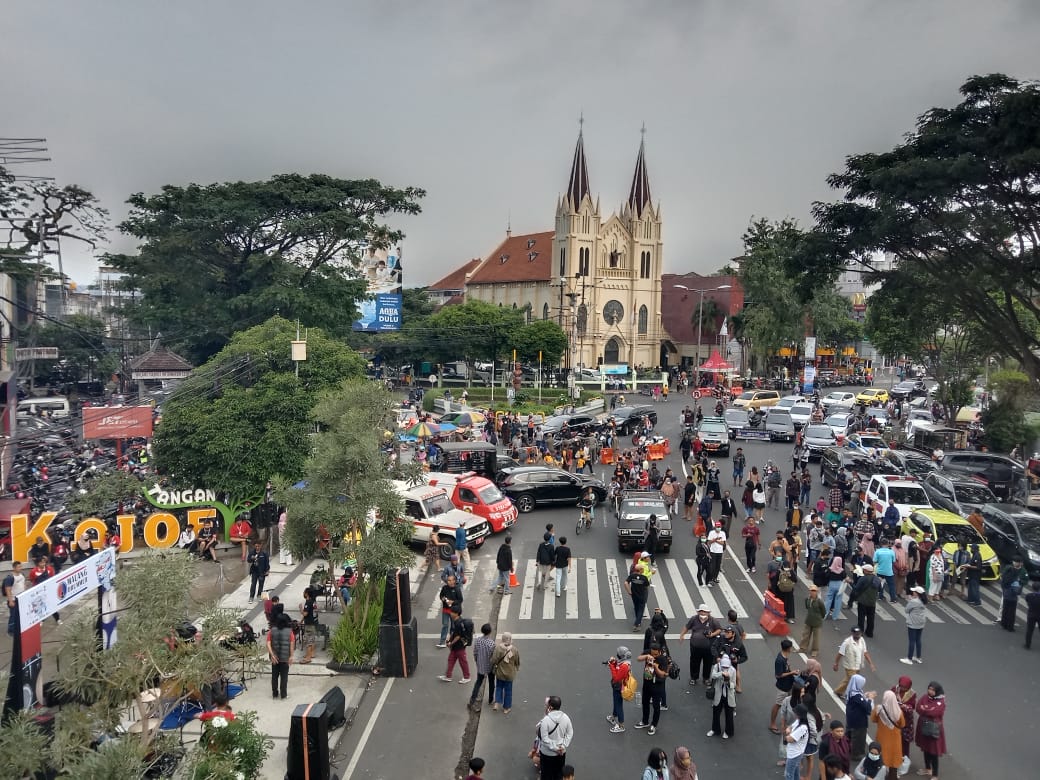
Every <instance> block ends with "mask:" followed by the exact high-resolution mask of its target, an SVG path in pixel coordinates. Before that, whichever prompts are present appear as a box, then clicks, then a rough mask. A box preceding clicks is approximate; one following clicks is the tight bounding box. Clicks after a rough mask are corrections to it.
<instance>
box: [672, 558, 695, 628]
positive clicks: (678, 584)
mask: <svg viewBox="0 0 1040 780" xmlns="http://www.w3.org/2000/svg"><path fill="white" fill-rule="evenodd" d="M664 565H665V568H666V569H668V573H669V574H670V575H671V577H672V582H673V583H674V587H675V592H676V594H677V595H678V596H679V606H681V607H682V610H683V611H682V616H683V617H684V618H690V617H693V613H694V612H695V611H696V609H697V607H696V605H695V604H694V603H693V599H692V598H690V592H689V591H688V590H687V589H686V583H685V582H683V578H682V571H681V570H680V569H679V562H678V561H677V560H675V559H674V558H669V559H668V560H666V561H665V562H664ZM668 617H669V619H670V618H673V617H676V615H669V616H668Z"/></svg>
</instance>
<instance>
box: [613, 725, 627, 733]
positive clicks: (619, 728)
mask: <svg viewBox="0 0 1040 780" xmlns="http://www.w3.org/2000/svg"><path fill="white" fill-rule="evenodd" d="M624 730H625V727H624V726H622V725H621V724H619V723H615V724H614V725H613V726H611V727H610V733H611V734H620V733H621V732H623V731H624Z"/></svg>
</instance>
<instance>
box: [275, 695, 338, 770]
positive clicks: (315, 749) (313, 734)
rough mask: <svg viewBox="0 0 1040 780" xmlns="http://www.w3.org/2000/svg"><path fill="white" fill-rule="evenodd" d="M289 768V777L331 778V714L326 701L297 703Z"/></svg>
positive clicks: (292, 728)
mask: <svg viewBox="0 0 1040 780" xmlns="http://www.w3.org/2000/svg"><path fill="white" fill-rule="evenodd" d="M286 770H287V771H286V773H285V777H286V780H329V773H330V766H329V715H328V711H327V710H326V709H325V705H324V704H321V703H320V702H319V703H317V704H297V705H296V709H294V710H293V714H292V721H291V722H290V724H289V754H288V756H287V761H286Z"/></svg>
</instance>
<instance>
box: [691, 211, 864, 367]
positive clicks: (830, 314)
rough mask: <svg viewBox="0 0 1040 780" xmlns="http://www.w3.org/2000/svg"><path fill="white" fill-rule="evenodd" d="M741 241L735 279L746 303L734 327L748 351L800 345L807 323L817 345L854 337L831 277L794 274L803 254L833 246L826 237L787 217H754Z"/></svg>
mask: <svg viewBox="0 0 1040 780" xmlns="http://www.w3.org/2000/svg"><path fill="white" fill-rule="evenodd" d="M743 240H744V259H743V260H742V261H741V264H740V281H741V285H742V286H743V288H744V296H745V300H746V304H745V307H744V311H743V312H742V316H741V318H740V322H739V326H740V327H739V330H740V332H741V334H742V338H744V339H747V340H749V342H750V344H751V347H752V349H753V350H755V351H757V352H758V353H759V354H766V353H770V352H776V351H778V350H779V349H780V348H781V347H783V346H786V345H788V344H800V343H801V341H802V339H803V338H804V337H805V334H806V325H807V323H811V324H812V327H813V329H814V332H815V333H816V337H817V339H818V340H819V343H820V345H821V346H822V345H824V344H828V345H833V346H838V345H840V344H843V343H847V342H851V341H855V340H856V339H857V338H859V336H860V332H861V331H860V327H859V324H858V323H856V322H855V321H854V320H853V319H852V305H851V303H850V302H849V301H848V300H847V299H845V298H844V297H843V296H841V295H840V294H839V293H838V292H837V290H836V289H835V288H834V284H833V280H832V279H830V278H823V279H820V280H817V283H814V284H802V279H801V277H800V276H799V273H798V269H799V268H800V267H801V266H802V264H803V263H804V262H805V261H806V259H807V258H813V257H817V256H820V255H824V254H828V253H830V252H833V251H834V247H833V245H832V243H831V242H830V240H829V239H828V237H827V236H824V235H823V234H819V233H813V232H807V231H804V230H802V229H801V228H799V227H798V224H797V223H796V222H795V221H794V220H792V219H783V220H780V221H779V222H770V221H768V220H766V219H757V220H753V221H752V222H751V224H750V225H749V226H748V229H747V231H745V233H744V237H743ZM705 306H707V304H705ZM694 316H696V315H694Z"/></svg>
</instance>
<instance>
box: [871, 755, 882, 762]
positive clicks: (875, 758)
mask: <svg viewBox="0 0 1040 780" xmlns="http://www.w3.org/2000/svg"><path fill="white" fill-rule="evenodd" d="M879 758H881V754H880V753H871V754H870V760H871V761H877V760H878V759H879Z"/></svg>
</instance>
